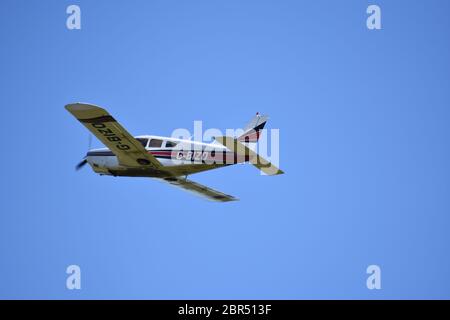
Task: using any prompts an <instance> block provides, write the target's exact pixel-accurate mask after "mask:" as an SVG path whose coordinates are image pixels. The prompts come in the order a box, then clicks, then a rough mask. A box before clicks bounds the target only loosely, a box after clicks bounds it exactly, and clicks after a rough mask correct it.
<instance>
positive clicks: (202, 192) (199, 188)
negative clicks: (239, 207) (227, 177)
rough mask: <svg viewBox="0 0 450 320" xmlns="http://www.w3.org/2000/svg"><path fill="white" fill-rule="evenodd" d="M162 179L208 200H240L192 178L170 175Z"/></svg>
mask: <svg viewBox="0 0 450 320" xmlns="http://www.w3.org/2000/svg"><path fill="white" fill-rule="evenodd" d="M161 180H162V181H165V182H167V183H170V184H171V185H173V186H175V187H179V188H182V189H184V190H187V191H189V192H192V193H194V194H196V195H198V196H201V197H204V198H207V199H208V200H211V201H218V202H228V201H236V200H239V199H237V198H235V197H233V196H230V195H228V194H225V193H222V192H220V191H217V190H214V189H211V188H209V187H207V186H204V185H202V184H200V183H197V182H194V181H191V180H187V179H185V178H184V177H170V178H164V179H161Z"/></svg>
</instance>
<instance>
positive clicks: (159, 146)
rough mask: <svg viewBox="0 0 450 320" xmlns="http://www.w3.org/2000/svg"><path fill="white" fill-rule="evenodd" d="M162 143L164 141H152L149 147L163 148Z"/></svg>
mask: <svg viewBox="0 0 450 320" xmlns="http://www.w3.org/2000/svg"><path fill="white" fill-rule="evenodd" d="M162 142H163V141H162V140H159V139H152V140H150V145H149V147H150V148H161V145H162Z"/></svg>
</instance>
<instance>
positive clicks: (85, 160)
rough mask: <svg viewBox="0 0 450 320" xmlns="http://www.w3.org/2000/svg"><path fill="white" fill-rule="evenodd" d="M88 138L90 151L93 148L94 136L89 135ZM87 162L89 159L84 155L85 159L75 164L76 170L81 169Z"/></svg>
mask: <svg viewBox="0 0 450 320" xmlns="http://www.w3.org/2000/svg"><path fill="white" fill-rule="evenodd" d="M88 139H89V140H88V151H89V150H91V144H92V136H91V135H89V138H88ZM86 163H87V159H86V157H84V158H83V160H81V161H80V163H78V164H77V165H76V166H75V170H76V171H78V170H80V169H81V168H83V167H84V166H85V165H86Z"/></svg>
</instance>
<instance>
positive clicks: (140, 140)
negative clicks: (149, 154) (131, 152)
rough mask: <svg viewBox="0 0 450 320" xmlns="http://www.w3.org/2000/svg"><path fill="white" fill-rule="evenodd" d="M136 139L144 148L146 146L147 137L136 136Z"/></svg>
mask: <svg viewBox="0 0 450 320" xmlns="http://www.w3.org/2000/svg"><path fill="white" fill-rule="evenodd" d="M136 140H137V141H139V142H140V143H141V144H142V146H143V147H144V148H146V147H147V143H148V139H147V138H136Z"/></svg>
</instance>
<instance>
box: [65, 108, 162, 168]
mask: <svg viewBox="0 0 450 320" xmlns="http://www.w3.org/2000/svg"><path fill="white" fill-rule="evenodd" d="M66 109H67V111H69V112H70V113H71V114H72V115H73V116H74V117H75V118H77V119H78V120H79V121H80V122H81V123H82V124H83V125H84V126H85V127H86V128H87V129H88V130H89V131H91V132H92V133H93V134H94V135H95V136H96V137H97V138H98V139H99V140H100V141H101V142H103V144H104V145H105V146H107V147H108V148H109V149H110V150H111V151H112V152H113V153H114V154H115V155H116V156H117V158H118V159H119V163H120V164H121V165H123V166H128V167H143V166H145V167H151V168H155V169H158V168H161V167H162V166H161V163H160V162H159V161H158V160H156V158H155V157H154V156H153V155H151V154H150V153H148V152H147V151H146V150H145V148H144V146H142V144H141V143H140V142H139V141H137V140H136V139H135V138H134V137H133V136H132V135H131V134H129V133H128V132H127V131H126V130H125V129H124V128H123V127H122V126H121V125H120V124H119V123H118V122H117V121H116V119H114V118H113V117H112V116H111V115H110V114H109V113H108V111H106V110H105V109H102V108H100V107H97V106H94V105H91V104H84V103H74V104H68V105H66Z"/></svg>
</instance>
